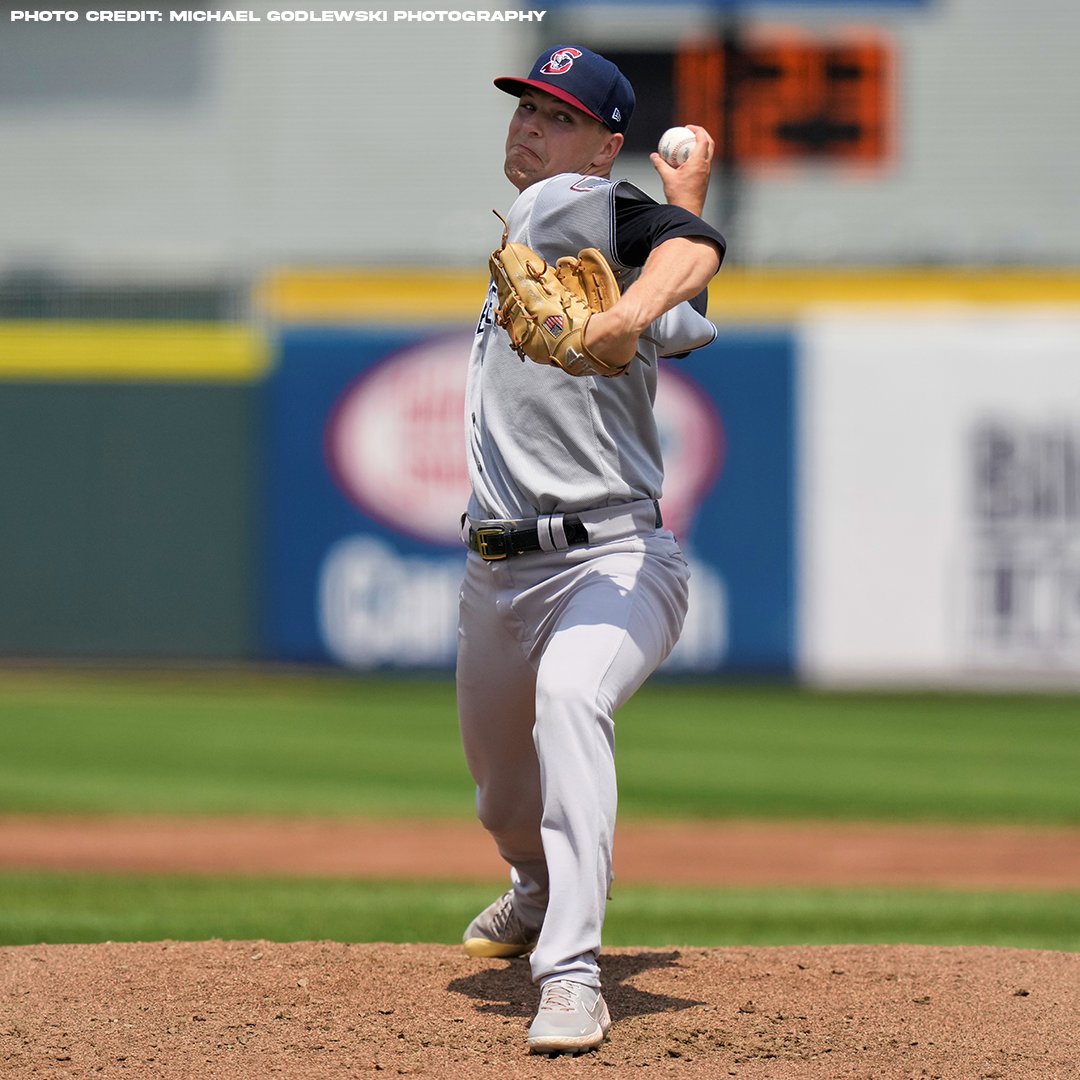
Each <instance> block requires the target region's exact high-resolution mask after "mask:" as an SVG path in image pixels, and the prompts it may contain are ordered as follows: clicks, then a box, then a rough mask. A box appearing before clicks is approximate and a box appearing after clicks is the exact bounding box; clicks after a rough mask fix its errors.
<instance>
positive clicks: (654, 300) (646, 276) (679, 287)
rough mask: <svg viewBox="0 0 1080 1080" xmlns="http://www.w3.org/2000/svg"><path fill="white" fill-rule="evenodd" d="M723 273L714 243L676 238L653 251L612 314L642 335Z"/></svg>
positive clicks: (692, 238) (698, 238) (684, 237)
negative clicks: (720, 272) (659, 319)
mask: <svg viewBox="0 0 1080 1080" xmlns="http://www.w3.org/2000/svg"><path fill="white" fill-rule="evenodd" d="M719 269H720V256H719V254H718V253H717V250H716V247H715V246H714V245H713V243H712V242H711V241H709V240H705V239H703V238H701V237H694V236H678V237H674V238H673V239H671V240H667V241H665V242H664V243H663V244H661V245H660V246H659V247H656V248H654V249H653V251H652V253H651V254H650V255H649V258H648V260H647V261H646V263H645V265H644V267H642V270H641V274H640V276H639V277H638V279H637V280H636V281H635V282H634V283H633V284H632V285H631V286H630V287H629V288H628V289H627V290H626V292H624V293H623V295H622V297H621V298H620V299H619V302H618V303H617V304H616V305H615V307H614V308H612V310H613V311H618V313H619V314H620V315H621V316H623V318H624V319H625V321H626V326H627V329H629V330H633V331H634V332H635V333H636V334H638V335H640V334H641V333H642V332H643V331H644V330H645V328H646V327H647V326H648V325H649V324H650V323H651V322H653V320H654V319H658V318H659V317H660V316H661V315H663V314H664V312H666V311H670V310H671V309H672V308H673V307H675V305H676V304H681V303H682V302H683V301H684V300H691V299H693V297H695V296H697V295H698V294H699V293H700V292H701V291H702V289H704V288H705V287H706V286H707V285H708V284H709V282H710V281H711V280H712V279H713V277H715V276H716V272H717V271H718V270H719ZM620 309H621V310H620Z"/></svg>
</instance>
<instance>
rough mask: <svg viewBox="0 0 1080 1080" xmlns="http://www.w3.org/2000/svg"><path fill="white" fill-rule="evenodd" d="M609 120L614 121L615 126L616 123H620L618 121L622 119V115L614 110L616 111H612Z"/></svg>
mask: <svg viewBox="0 0 1080 1080" xmlns="http://www.w3.org/2000/svg"><path fill="white" fill-rule="evenodd" d="M611 119H612V120H614V121H615V123H616V124H617V123H618V122H619V121H620V120H621V119H622V113H621V112H619V110H618V109H616V110H615V111H614V112H613V113H612V114H611Z"/></svg>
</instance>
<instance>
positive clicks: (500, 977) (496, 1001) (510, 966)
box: [446, 952, 705, 1017]
mask: <svg viewBox="0 0 1080 1080" xmlns="http://www.w3.org/2000/svg"><path fill="white" fill-rule="evenodd" d="M680 955H681V954H680V953H678V952H641V953H628V954H621V955H619V956H603V957H601V960H600V967H601V972H602V977H603V981H604V998H605V999H606V1000H607V1003H608V1005H609V1006H610V1007H611V1009H612V1011H613V1012H617V1015H618V1016H619V1017H631V1016H646V1015H648V1014H650V1013H662V1012H677V1011H678V1010H680V1009H691V1008H693V1007H694V1006H695V1005H704V1004H705V1002H703V1001H697V1000H694V999H691V998H677V997H671V996H670V995H668V994H651V993H649V992H648V991H647V990H640V989H638V987H636V986H634V985H632V983H631V980H632V979H634V978H635V977H636V976H638V975H640V974H642V973H643V972H646V971H652V970H656V969H660V968H673V967H679V966H680V965H679V959H680ZM489 963H491V964H497V965H499V966H498V967H486V968H484V969H483V970H482V971H477V972H476V973H475V974H473V975H466V976H464V977H462V978H460V979H451V980H450V982H449V983H448V984H447V987H446V988H447V990H449V991H450V992H451V993H455V994H462V995H464V996H465V997H469V998H472V999H473V1000H474V1001H476V1003H477V1004H476V1011H477V1012H479V1013H486V1014H489V1015H494V1016H523V1017H531V1016H532V1014H533V1013H534V1012H535V1011H536V1000H537V990H536V987H535V986H533V984H532V976H531V973H530V971H529V962H528V961H527V960H492V961H489Z"/></svg>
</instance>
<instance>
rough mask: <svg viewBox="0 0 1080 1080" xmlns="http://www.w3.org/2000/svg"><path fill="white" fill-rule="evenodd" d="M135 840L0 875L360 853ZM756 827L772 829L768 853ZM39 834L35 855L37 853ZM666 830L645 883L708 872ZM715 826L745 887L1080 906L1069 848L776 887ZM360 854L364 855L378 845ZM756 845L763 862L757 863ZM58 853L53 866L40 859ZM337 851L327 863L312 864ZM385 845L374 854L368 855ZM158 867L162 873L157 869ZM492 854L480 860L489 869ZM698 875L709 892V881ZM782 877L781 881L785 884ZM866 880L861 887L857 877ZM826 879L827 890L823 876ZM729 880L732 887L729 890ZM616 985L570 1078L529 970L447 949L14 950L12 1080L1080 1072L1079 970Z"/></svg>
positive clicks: (801, 875) (750, 968)
mask: <svg viewBox="0 0 1080 1080" xmlns="http://www.w3.org/2000/svg"><path fill="white" fill-rule="evenodd" d="M203 824H207V823H203ZM323 824H324V825H326V826H328V827H329V825H330V823H323ZM122 825H123V823H121V822H117V821H115V820H111V821H110V820H106V819H102V820H100V821H98V822H96V823H95V822H87V821H83V822H72V821H70V820H67V819H59V820H54V821H51V822H50V821H47V820H44V819H30V818H9V819H4V820H2V821H0V865H3V866H6V867H9V868H10V867H14V866H27V865H33V866H37V867H39V868H40V867H42V866H50V867H52V868H54V869H61V868H68V869H99V870H107V869H112V870H135V869H142V870H144V871H162V872H163V871H165V870H169V869H171V870H186V871H188V872H215V871H216V870H220V868H221V867H220V864H218V865H208V864H209V863H212V862H213V859H211V858H209V857H208V855H207V853H208V852H211V851H212V852H216V853H217V855H216V856H215V858H220V857H222V856H223V855H224V857H225V858H228V857H229V852H230V851H231V852H232V855H233V863H232V869H234V870H236V869H239V871H240V872H248V873H254V872H279V871H280V870H281V867H280V866H279V865H278V864H277V862H276V861H275V860H280V859H282V858H283V857H284V856H283V852H284V853H287V852H289V851H292V852H293V853H294V856H295V855H296V854H297V853H299V852H301V851H305V850H306V851H307V852H308V856H307V858H308V864H305V863H304V862H303V860H300V861H299V862H297V861H296V860H295V858H294V862H293V872H298V873H326V872H328V870H327V864H326V859H327V858H329V855H327V854H326V853H328V852H334V851H336V850H339V849H340V846H341V843H342V841H343V839H344V836H343V834H341V833H333V832H332V831H331V833H329V834H324V842H323V844H322V845H321V846H320V845H319V844H318V843H315V842H314V840H313V837H312V836H311V835H308V834H306V833H305V829H312V828H315V827H316V823H311V822H308V823H295V825H294V828H295V830H296V831H295V832H292V833H290V832H288V831H287V832H286V834H285V836H286V839H284V840H283V839H282V834H281V833H280V831H279V832H277V833H276V841H273V842H271V841H272V840H273V837H274V835H275V834H274V829H273V827H272V826H273V823H269V825H267V827H265V828H264V829H263V831H262V833H261V835H262V836H263V838H264V840H265V841H266V842H267V843H266V847H265V848H264V849H263V854H262V855H260V856H255V855H253V852H254V851H255V850H256V846H255V836H256V833H255V832H254V831H253V830H254V829H255V828H256V826H255V823H251V822H248V823H226V822H219V823H217V824H216V826H215V827H216V828H217V829H218V830H219V831H218V833H217V834H214V833H213V832H204V833H202V834H201V835H200V834H199V833H198V831H197V830H196V829H195V827H194V824H193V823H192V822H190V821H188V822H187V823H181V822H171V823H170V822H160V821H159V822H156V823H155V822H142V823H134V822H129V823H127V825H128V826H130V828H123V827H121V826H122ZM335 827H336V828H339V829H353V830H357V829H360V830H362V829H366V828H372V827H373V826H372V825H371V823H367V824H357V823H349V824H346V823H338V824H337V825H336V826H335ZM184 828H186V829H187V830H188V832H187V833H185V832H184V831H183V829H184ZM402 828H404V827H403V826H400V825H396V826H394V827H393V828H392V829H391V828H390V827H389V826H379V827H378V828H376V829H375V831H377V832H380V833H381V834H382V835H383V837H384V839H386V838H393V839H394V840H396V841H397V842H399V843H401V842H405V838H404V837H403V836H402V835H399V834H398V832H396V831H394V830H400V829H402ZM413 828H414V830H415V831H414V833H413V835H412V841H411V842H412V844H413V846H412V847H411V848H409V849H408V851H409V864H410V865H412V866H413V868H414V870H415V871H416V872H417V873H419V872H420V871H421V870H422V869H423V868H424V866H425V860H424V858H423V852H424V850H425V845H426V846H427V848H428V849H430V850H431V851H434V850H436V849H441V850H444V851H449V850H451V849H450V848H449V847H448V846H447V844H448V842H449V838H450V835H451V834H450V832H449V831H448V832H446V833H440V832H439V830H438V829H436V830H435V831H434V832H433V831H432V830H431V828H430V827H428V826H425V825H423V824H420V825H417V826H414V827H413ZM446 828H449V827H446ZM755 829H759V830H760V831H759V832H758V833H756V835H751V833H752V831H753V830H755ZM808 829H809V830H810V832H807V830H808ZM815 829H818V832H817V834H816V840H815V835H812V834H813V832H814V830H815ZM32 830H36V833H35V834H34V835H35V836H36V841H35V842H34V843H32V844H31V847H32V848H33V850H34V851H35V852H37V853H38V854H37V855H36V856H35V858H30V857H28V856H26V855H25V852H24V854H22V855H20V853H19V851H20V844H26V843H27V842H28V841H29V840H30V838H31V832H32ZM162 830H164V832H162ZM652 830H654V827H653V826H644V825H642V826H638V827H632V826H629V825H628V826H627V827H626V828H625V829H623V830H622V832H621V834H620V843H621V845H622V850H623V855H624V857H625V858H626V860H627V861H626V869H627V870H628V873H626V874H625V875H624V878H623V880H638V881H644V880H649V879H650V877H651V876H652V875H656V874H667V872H668V870H667V869H666V868H667V867H668V866H669V865H673V864H674V863H675V862H678V863H679V864H681V865H684V866H686V865H689V866H691V867H693V860H690V861H689V862H688V861H687V860H686V859H685V858H682V857H677V856H678V855H679V852H678V851H671V849H670V843H671V842H672V840H671V836H670V835H668V834H666V833H664V832H663V830H661V834H660V835H658V834H656V833H655V832H654V831H652ZM713 831H714V832H715V833H716V835H715V836H714V837H713V839H712V841H711V843H712V844H713V845H714V846H713V847H711V848H709V849H708V850H709V851H710V853H711V857H716V858H718V857H720V855H721V854H722V853H724V852H726V857H727V861H726V862H725V863H723V864H721V865H722V874H723V880H724V881H725V882H726V883H728V884H746V883H767V882H768V881H773V882H779V881H786V882H787V883H789V884H797V883H803V884H813V883H819V884H820V883H822V878H821V873H822V866H823V865H824V866H825V867H826V868H831V872H832V874H833V875H834V880H835V882H836V883H843V884H856V883H862V884H887V883H889V882H891V883H893V884H924V885H925V884H954V885H956V884H958V883H962V882H960V881H959V880H958V879H961V878H962V879H963V881H964V882H966V884H967V886H968V887H982V888H991V887H995V888H1017V887H1028V888H1077V887H1078V883H1080V854H1078V848H1080V845H1078V844H1077V834H1076V833H1075V832H1074V831H1070V830H1038V831H1031V830H1000V831H999V830H993V829H978V830H962V829H960V830H954V829H929V830H923V829H919V828H917V827H910V828H908V827H898V828H894V827H890V828H889V829H885V830H878V829H877V828H876V827H872V826H836V827H834V826H827V827H824V828H823V829H819V827H816V826H798V827H795V828H793V829H791V830H790V831H788V832H787V833H786V835H787V841H786V843H787V845H788V846H787V848H786V850H787V852H788V856H789V861H788V863H787V864H786V865H787V873H786V876H785V875H783V874H781V875H777V874H776V873H775V867H776V865H777V863H778V862H779V864H780V865H784V854H783V853H784V850H785V849H784V847H783V844H784V841H783V840H782V835H783V834H784V831H783V827H782V826H778V825H770V826H750V825H745V826H736V825H733V824H730V823H729V824H728V825H725V826H724V827H723V828H722V829H717V828H716V827H715V826H714V827H713ZM724 833H726V838H724V839H721V838H720V835H721V834H724ZM47 834H48V835H51V846H50V844H49V843H46V839H47ZM185 836H186V837H187V840H185V839H184V837H185ZM349 836H350V837H351V839H352V840H353V841H356V840H358V839H359V836H358V834H357V833H356V832H355V831H354V832H352V833H350V834H349ZM635 836H636V837H637V838H638V841H640V843H638V841H635ZM229 837H231V838H232V839H231V840H230V839H229ZM289 837H291V839H289ZM80 838H81V842H82V852H81V855H77V853H76V851H75V849H77V848H79V846H80V844H79V840H80ZM479 839H480V841H481V842H480V843H478V842H477V840H478V838H477V837H476V836H475V826H474V827H473V836H472V838H471V839H469V840H468V841H467V843H466V848H465V849H463V850H459V851H457V852H456V861H455V863H454V865H455V867H456V870H457V874H456V876H458V877H459V878H460V877H468V876H472V874H473V873H475V874H479V875H484V876H487V877H491V876H492V871H493V870H494V871H495V872H496V873H497V872H498V866H497V864H494V863H492V862H491V861H490V856H489V854H488V853H487V852H486V848H484V847H483V846H482V838H479ZM697 839H698V841H699V842H701V841H703V840H704V837H703V836H699V837H697ZM665 840H666V841H667V850H668V855H667V856H665V859H669V860H671V862H670V863H669V862H665V861H664V860H661V861H660V862H659V863H656V862H652V863H650V862H649V861H648V860H647V859H646V858H645V854H646V853H647V852H648V851H649V850H650V846H649V845H650V844H651V845H653V848H652V850H660V849H662V848H664V847H665V844H664V842H663V841H665ZM901 841H903V843H901ZM965 841H966V842H965ZM815 842H816V843H818V844H819V847H818V849H817V850H818V854H819V858H817V859H807V858H806V855H805V850H806V845H807V844H808V843H815ZM163 843H164V844H165V846H164V848H163V847H162V846H161V845H162V844H163ZM170 844H171V845H172V846H170ZM185 844H186V845H187V846H186V847H185ZM230 844H231V845H232V847H231V848H230ZM416 845H420V848H419V849H418V848H417V846H416ZM635 845H636V846H637V850H636V854H635V855H633V858H631V856H630V852H631V849H632V848H634V847H635ZM725 845H726V846H725ZM950 845H954V846H952V847H950ZM740 848H742V849H745V850H744V855H745V856H746V858H744V859H743V860H742V861H741V862H740V860H739V858H738V857H737V853H738V851H739V850H740ZM46 850H48V851H49V852H51V854H49V855H48V856H47V858H46V857H45V856H43V855H42V854H41V853H42V852H43V851H46ZM185 850H186V851H188V852H189V855H188V856H186V857H184V855H183V853H184V852H185ZM244 850H246V851H247V852H248V859H247V862H246V863H245V864H244V865H242V866H240V867H237V864H236V862H235V854H236V852H238V851H244ZM320 850H321V851H323V853H324V854H323V855H321V856H319V855H317V854H312V853H317V852H318V851H320ZM365 850H366V851H367V853H368V854H367V855H366V856H364V858H361V857H360V856H359V854H358V851H365ZM698 850H699V853H700V850H701V849H700V847H699V849H698ZM352 851H353V854H352V856H351V859H352V861H351V862H350V865H349V867H348V868H347V869H342V868H340V867H339V869H338V871H337V872H347V873H360V870H359V869H358V866H357V861H359V862H361V863H363V864H364V865H365V866H366V867H367V873H369V874H371V873H373V864H372V862H371V860H372V858H374V857H375V856H374V855H373V851H374V848H373V847H372V846H371V845H368V846H367V847H361V848H359V849H357V848H353V849H352ZM110 852H111V854H110ZM152 852H157V858H156V859H147V858H146V855H147V854H148V853H152ZM163 852H165V853H168V854H171V858H170V859H166V858H164V857H163V855H162V853H163ZM469 852H472V853H473V854H472V855H469ZM950 852H951V854H950ZM140 853H141V857H140ZM200 853H201V854H200ZM860 853H861V854H860ZM751 855H752V856H753V857H750V856H751ZM185 858H186V861H185ZM379 858H382V859H384V860H386V859H392V857H391V856H390V855H384V856H380V857H379ZM462 858H464V859H465V864H464V868H463V864H462V862H461V861H460V860H461V859H462ZM474 858H475V859H476V860H479V861H477V862H475V863H473V862H470V860H471V859H474ZM431 859H432V860H434V859H435V856H434V855H432V856H431ZM635 859H636V860H639V861H638V862H634V861H633V860H635ZM365 860H366V861H365ZM698 862H699V867H698V869H697V870H696V872H692V873H691V874H690V877H691V879H692V880H694V881H696V882H697V883H701V884H707V883H709V880H702V876H703V874H704V871H703V870H702V869H701V864H702V860H700V859H699V860H698ZM380 865H384V869H385V863H383V864H380ZM427 865H428V866H429V867H430V865H431V863H430V862H429V863H428V864H427ZM650 866H651V869H649V867H650ZM770 866H772V867H773V868H774V871H773V874H772V877H768V876H765V874H766V870H767V869H768V867H770ZM844 866H847V867H848V869H847V870H846V871H844V872H843V873H841V871H842V870H843V868H844ZM631 867H633V868H634V869H630V868H631ZM755 867H756V869H755ZM469 868H471V870H469ZM860 868H861V870H860ZM811 869H813V870H814V873H815V875H816V876H813V877H811V878H810V879H808V880H804V879H806V876H807V874H808V873H809V872H810V870H811ZM466 870H469V872H465V871H466ZM856 871H859V872H856ZM395 876H398V875H397V874H395ZM436 876H438V875H436ZM686 877H687V875H684V876H683V878H681V879H673V878H671V877H668V880H669V881H671V880H685V879H686ZM705 877H708V875H705ZM711 880H712V881H713V882H714V883H716V878H715V875H713V877H712V878H711ZM602 967H603V976H604V985H605V996H606V997H607V1000H608V1003H609V1005H610V1007H611V1012H612V1015H613V1018H614V1025H613V1027H612V1031H611V1039H610V1041H609V1042H608V1043H606V1044H605V1045H604V1046H603V1047H601V1048H600V1049H599V1050H598V1051H596V1052H595V1053H592V1054H588V1055H583V1056H581V1057H576V1058H569V1057H566V1058H555V1059H549V1058H541V1057H529V1056H528V1055H527V1054H526V1053H525V1047H524V1036H525V1029H526V1027H527V1026H528V1022H529V1019H530V1017H531V1015H532V1013H533V1010H534V1009H535V1004H536V996H537V995H536V990H535V988H534V987H533V986H532V984H531V982H530V979H529V969H528V965H527V963H525V962H524V961H480V960H471V959H469V958H468V957H466V956H464V954H463V953H461V951H460V950H459V949H457V948H453V947H449V946H442V945H387V944H371V945H346V944H340V943H336V942H301V943H289V944H282V943H270V942H244V941H232V942H222V941H210V942H183V943H181V942H152V943H109V944H102V945H52V946H20V947H13V948H3V949H0V1075H3V1076H11V1077H13V1078H17V1080H21V1078H23V1077H26V1078H30V1077H80V1078H82V1077H125V1078H139V1080H142V1078H146V1080H150V1078H160V1080H180V1078H184V1080H187V1078H200V1080H202V1078H205V1080H247V1078H252V1080H256V1078H261V1077H270V1076H279V1077H287V1078H297V1080H339V1078H346V1077H375V1076H387V1075H404V1076H415V1077H432V1078H443V1077H445V1078H451V1080H474V1078H476V1077H485V1078H491V1080H496V1078H498V1080H502V1078H510V1080H517V1078H521V1080H533V1078H540V1077H544V1078H547V1077H569V1076H571V1075H574V1076H579V1075H584V1076H595V1077H597V1078H598V1080H599V1078H600V1077H604V1078H611V1080H625V1078H630V1077H635V1078H641V1077H648V1076H653V1075H660V1076H665V1077H668V1076H670V1077H678V1078H685V1080H698V1078H706V1077H708V1078H710V1080H711V1078H714V1077H719V1078H724V1077H729V1076H730V1077H739V1078H742V1080H766V1078H767V1080H930V1078H938V1080H1076V1078H1078V1077H1080V954H1075V953H1054V952H1040V951H1033V950H1011V949H989V948H930V947H921V946H879V947H870V946H831V947H803V946H799V947H785V948H753V949H750V948H723V949H698V948H692V949H691V948H685V949H674V948H673V949H663V950H657V949H611V950H608V951H606V952H605V953H604V955H603V957H602Z"/></svg>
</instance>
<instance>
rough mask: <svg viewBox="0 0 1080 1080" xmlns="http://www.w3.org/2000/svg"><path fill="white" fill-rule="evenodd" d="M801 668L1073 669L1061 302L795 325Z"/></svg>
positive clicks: (974, 678)
mask: <svg viewBox="0 0 1080 1080" xmlns="http://www.w3.org/2000/svg"><path fill="white" fill-rule="evenodd" d="M799 334H800V339H799V345H800V349H799V355H800V359H801V361H802V366H801V368H800V408H799V424H800V434H799V463H800V464H799V468H800V477H799V493H800V494H799V532H800V549H799V560H800V568H799V581H800V618H799V655H800V664H801V669H802V673H803V675H804V676H805V677H806V679H807V680H808V681H810V682H817V683H824V684H829V683H832V684H841V683H905V682H906V683H911V682H923V683H927V684H949V683H966V684H972V683H974V684H983V683H985V684H994V685H1001V684H1006V685H1008V684H1010V683H1015V684H1017V685H1030V684H1031V683H1033V682H1063V683H1074V682H1080V312H1062V311H1053V310H1041V309H1014V310H1012V311H1002V310H1000V309H999V310H990V309H988V308H963V309H954V308H949V309H934V310H919V311H903V312H900V313H896V312H892V313H889V314H885V313H881V314H860V313H852V312H850V311H848V312H845V313H831V312H821V313H818V314H817V315H816V316H814V317H812V318H811V319H809V320H808V321H807V322H806V323H805V325H803V326H802V327H801V328H800V331H799Z"/></svg>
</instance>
